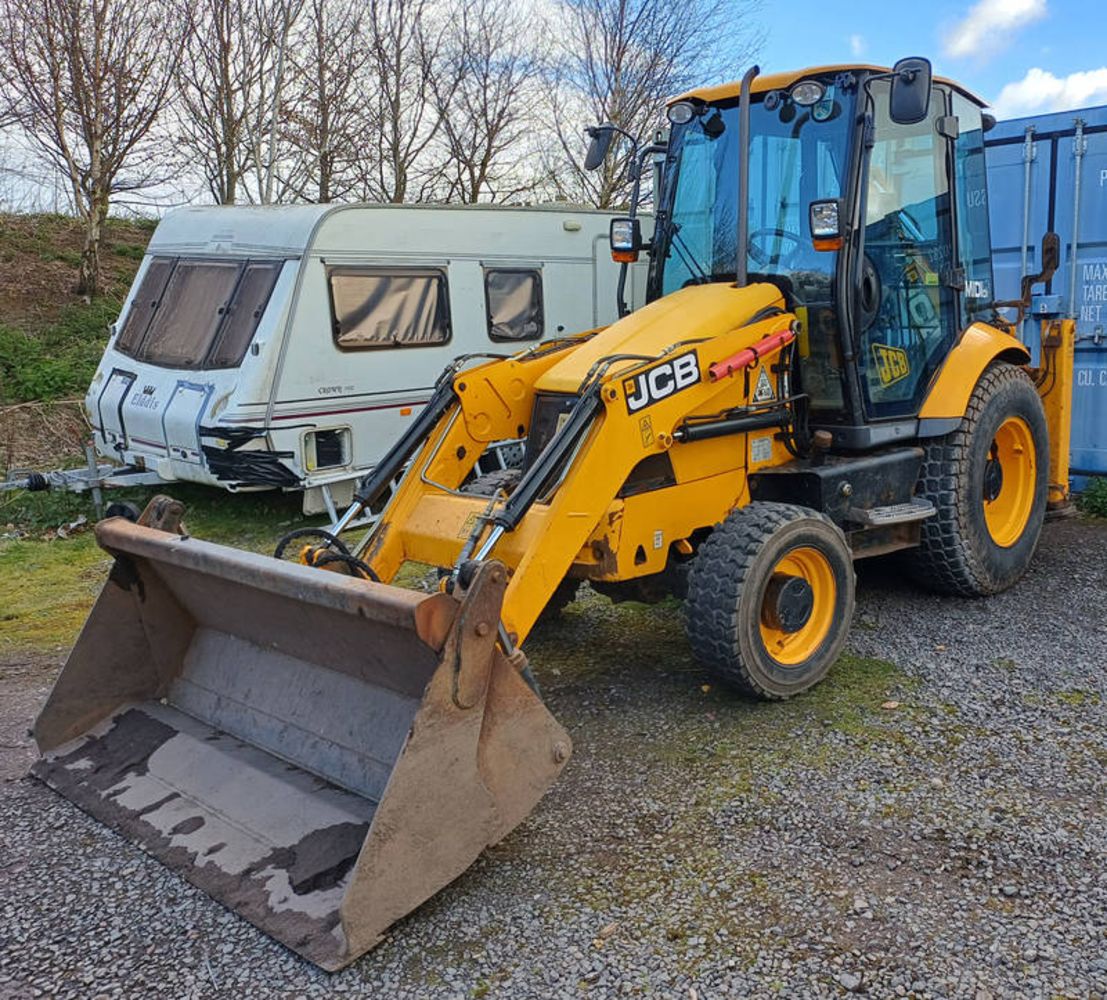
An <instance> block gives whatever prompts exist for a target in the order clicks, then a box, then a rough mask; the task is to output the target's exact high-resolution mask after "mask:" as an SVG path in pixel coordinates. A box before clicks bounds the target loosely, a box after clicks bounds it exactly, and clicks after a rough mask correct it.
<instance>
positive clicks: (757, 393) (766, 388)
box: [753, 365, 776, 403]
mask: <svg viewBox="0 0 1107 1000" xmlns="http://www.w3.org/2000/svg"><path fill="white" fill-rule="evenodd" d="M773 399H776V393H775V392H773V383H772V382H771V381H769V373H768V372H767V371H765V366H764V365H762V366H761V369H760V370H759V371H758V373H757V386H756V387H755V388H754V390H753V401H754V402H755V403H768V402H769V401H770V400H773Z"/></svg>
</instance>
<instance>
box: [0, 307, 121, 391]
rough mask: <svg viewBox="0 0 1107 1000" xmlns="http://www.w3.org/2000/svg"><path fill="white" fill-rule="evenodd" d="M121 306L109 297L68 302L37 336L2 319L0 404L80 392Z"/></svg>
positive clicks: (84, 387)
mask: <svg viewBox="0 0 1107 1000" xmlns="http://www.w3.org/2000/svg"><path fill="white" fill-rule="evenodd" d="M121 307H122V301H121V300H119V299H115V298H111V297H103V298H98V299H95V300H94V301H93V302H92V303H91V304H89V305H83V304H81V305H68V306H66V307H65V308H64V309H63V310H62V311H61V314H60V315H59V316H58V318H57V320H56V321H55V322H53V323H51V324H49V325H48V326H47V327H46V328H45V329H44V330H42V331H41V332H40V333H39V334H37V335H35V334H30V333H27V332H26V331H24V330H20V329H17V328H16V327H14V326H10V325H8V324H5V323H0V404H3V403H24V402H30V401H33V400H43V401H49V400H54V399H65V398H67V397H72V396H82V395H84V393H85V390H86V389H88V385H89V382H91V381H92V376H93V375H94V374H95V372H96V365H97V364H98V363H99V361H100V356H101V355H102V354H103V353H104V346H105V344H107V341H108V328H109V327H110V326H111V324H112V323H113V322H115V319H116V317H117V316H118V315H119V310H120V308H121Z"/></svg>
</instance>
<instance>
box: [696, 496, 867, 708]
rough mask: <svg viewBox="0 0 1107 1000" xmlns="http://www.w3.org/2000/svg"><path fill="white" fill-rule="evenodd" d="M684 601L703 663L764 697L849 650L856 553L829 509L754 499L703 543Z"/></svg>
mask: <svg viewBox="0 0 1107 1000" xmlns="http://www.w3.org/2000/svg"><path fill="white" fill-rule="evenodd" d="M684 606H685V626H686V629H687V632H688V641H689V643H690V645H691V647H692V652H693V653H694V655H695V656H696V658H697V659H698V660H699V661H700V662H701V663H703V665H704V666H705V667H707V668H708V669H709V670H710V671H711V672H712V673H714V674H715V675H716V676H718V677H719V678H720V679H721V680H723V681H725V682H726V683H728V684H730V685H732V686H733V687H737V688H739V689H740V690H742V691H745V692H746V693H748V694H752V695H754V696H756V697H758V698H765V699H780V698H788V697H790V696H792V695H795V694H799V693H800V692H801V691H805V690H806V689H807V688H809V687H812V686H813V685H815V684H817V683H818V682H819V681H820V680H822V678H823V677H824V675H825V674H826V672H827V671H828V670H829V669H830V667H831V664H833V663H834V661H835V660H836V659H837V658H838V655H839V653H841V651H842V647H843V645H844V644H845V641H846V637H847V636H848V634H849V626H850V620H851V619H852V618H853V606H854V573H853V559H852V555H851V553H850V550H849V546H848V545H847V544H846V539H845V536H844V535H843V534H842V532H841V530H840V529H839V528H838V527H837V526H836V525H835V524H834V523H833V522H832V521H831V520H830V519H829V518H828V517H826V516H824V515H823V514H820V513H818V512H817V511H813V510H810V509H808V508H806V507H799V506H794V505H792V504H782V503H751V504H749V505H748V506H746V507H743V508H741V509H739V510H733V511H731V512H730V514H728V515H727V517H726V520H724V521H723V522H722V524H719V525H717V526H716V527H715V530H714V531H713V532H712V533H711V535H710V536H709V537H708V538H707V539H706V540H705V541H704V542H703V544H702V545H701V546H700V548H699V551H698V552H697V553H696V556H695V558H694V559H693V560H692V564H691V568H690V570H689V573H688V596H687V598H686V599H685V605H684Z"/></svg>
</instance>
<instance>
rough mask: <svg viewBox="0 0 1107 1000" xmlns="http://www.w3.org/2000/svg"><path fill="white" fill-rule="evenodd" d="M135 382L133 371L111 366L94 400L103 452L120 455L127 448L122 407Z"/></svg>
mask: <svg viewBox="0 0 1107 1000" xmlns="http://www.w3.org/2000/svg"><path fill="white" fill-rule="evenodd" d="M134 384H135V373H134V372H127V371H123V369H121V368H113V369H112V372H111V375H109V376H108V380H107V382H105V383H104V388H103V389H101V390H100V395H99V397H98V398H97V400H96V410H97V413H96V416H97V418H98V419H97V426H98V427H99V428H100V439H101V440H102V441H103V443H104V453H105V454H108V455H111V454H116V455H122V454H123V452H124V451H126V449H127V427H126V424H125V422H124V419H123V407H124V405H125V404H126V402H127V397H128V396H129V395H130V392H131V389H132V388H133V387H134Z"/></svg>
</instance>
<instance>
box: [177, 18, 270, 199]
mask: <svg viewBox="0 0 1107 1000" xmlns="http://www.w3.org/2000/svg"><path fill="white" fill-rule="evenodd" d="M180 9H181V12H182V15H183V16H184V18H185V23H186V26H187V34H186V40H185V46H184V51H183V54H182V57H181V61H180V65H179V68H178V71H177V87H178V89H179V92H180V101H179V103H178V115H177V129H178V131H177V134H178V142H179V143H180V145H181V146H182V147H183V149H184V150H185V151H186V153H187V155H188V156H189V159H190V161H191V163H192V164H193V165H194V166H195V167H196V168H197V169H198V170H199V171H200V173H202V174H203V177H204V180H205V182H206V183H207V186H208V189H209V190H210V192H211V195H212V197H213V198H214V199H215V200H216V201H217V202H218V203H219V204H220V205H233V204H235V202H237V201H238V199H239V197H240V195H241V194H242V193H243V182H244V180H245V179H246V178H247V176H248V174H249V172H250V170H251V169H252V168H253V166H254V153H255V149H254V146H253V144H252V141H251V140H252V139H253V136H254V133H255V132H256V131H257V129H256V127H254V128H252V127H251V126H252V125H253V126H256V122H257V119H258V117H259V116H260V115H261V114H262V112H260V111H259V107H260V102H261V97H260V91H261V88H262V80H263V79H264V76H265V73H266V71H267V69H268V64H269V48H270V46H269V43H268V39H267V37H266V33H265V32H264V31H263V21H264V18H263V17H262V16H261V15H262V13H263V11H262V9H261V8H259V6H258V4H257V3H255V2H254V0H180Z"/></svg>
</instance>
